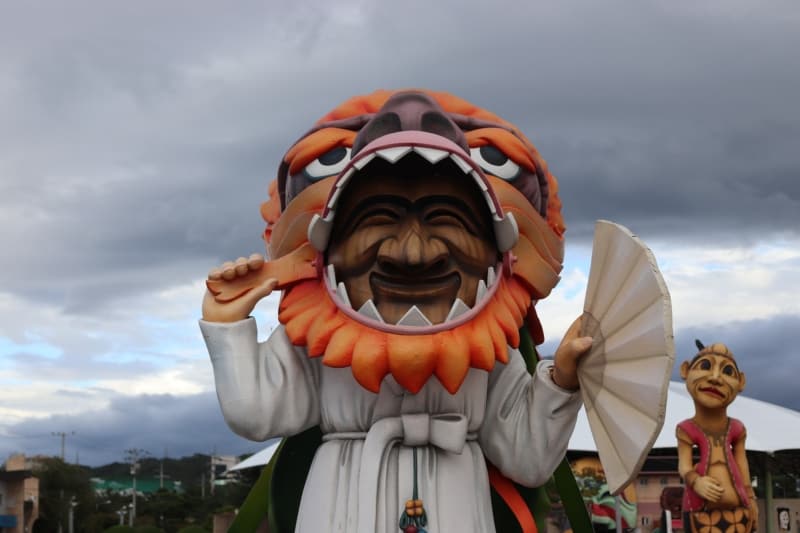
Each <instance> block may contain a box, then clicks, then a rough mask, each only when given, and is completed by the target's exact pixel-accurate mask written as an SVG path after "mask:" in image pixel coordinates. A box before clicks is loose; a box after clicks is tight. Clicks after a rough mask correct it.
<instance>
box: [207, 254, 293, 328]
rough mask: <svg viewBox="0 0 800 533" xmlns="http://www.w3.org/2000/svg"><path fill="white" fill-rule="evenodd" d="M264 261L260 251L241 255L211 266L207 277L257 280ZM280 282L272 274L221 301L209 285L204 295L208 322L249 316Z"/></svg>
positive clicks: (230, 279) (210, 279) (227, 320)
mask: <svg viewBox="0 0 800 533" xmlns="http://www.w3.org/2000/svg"><path fill="white" fill-rule="evenodd" d="M264 264H265V263H264V258H263V257H262V256H261V255H260V254H253V255H251V256H250V257H249V258H244V257H240V258H239V259H237V260H236V261H227V262H225V263H223V264H222V266H220V267H219V268H214V269H212V270H211V272H209V273H208V281H214V282H219V281H222V280H224V281H234V280H245V281H247V280H250V279H252V280H253V281H254V282H255V281H256V279H257V278H258V277H259V276H260V275H261V271H262V269H263V268H264ZM277 286H278V280H277V278H272V277H270V278H267V279H266V280H265V281H262V282H260V283H258V284H257V285H255V286H254V287H253V288H252V289H250V290H248V291H247V292H246V293H244V294H242V295H241V296H239V297H237V298H235V299H233V300H229V301H219V300H218V299H217V298H215V297H214V294H213V293H212V292H211V291H210V290H208V289H206V294H205V296H204V297H203V320H207V321H209V322H236V321H237V320H243V319H245V318H247V317H248V316H250V313H251V312H252V311H253V308H254V307H255V306H256V304H257V303H258V302H259V300H261V299H262V298H264V297H266V296H268V295H269V294H270V293H271V292H272V291H273V290H275V288H276V287H277Z"/></svg>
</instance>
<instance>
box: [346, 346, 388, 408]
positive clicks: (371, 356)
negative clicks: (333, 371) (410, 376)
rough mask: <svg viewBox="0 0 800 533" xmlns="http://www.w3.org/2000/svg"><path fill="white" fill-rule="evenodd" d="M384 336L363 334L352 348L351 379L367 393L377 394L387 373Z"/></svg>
mask: <svg viewBox="0 0 800 533" xmlns="http://www.w3.org/2000/svg"><path fill="white" fill-rule="evenodd" d="M385 338H386V337H385V336H383V335H380V334H378V333H372V332H370V333H365V332H363V331H362V333H361V335H360V336H359V337H358V340H357V341H356V344H355V347H354V348H353V361H352V363H351V365H350V366H352V368H353V377H354V378H355V379H356V381H358V382H359V383H360V384H361V386H362V387H364V388H365V389H367V390H368V391H371V392H374V393H376V394H377V393H378V392H379V391H380V388H381V382H382V381H383V378H384V377H386V374H388V373H389V361H388V360H387V357H386V343H385Z"/></svg>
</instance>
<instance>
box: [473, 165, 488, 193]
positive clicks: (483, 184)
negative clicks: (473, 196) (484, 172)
mask: <svg viewBox="0 0 800 533" xmlns="http://www.w3.org/2000/svg"><path fill="white" fill-rule="evenodd" d="M469 175H470V176H472V179H474V180H475V183H477V184H478V187H480V188H481V190H482V191H487V190H489V187H487V186H486V182H484V181H483V180H482V179H481V176H480V174H478V172H477V171H475V170H473V171H472V172H470V173H469Z"/></svg>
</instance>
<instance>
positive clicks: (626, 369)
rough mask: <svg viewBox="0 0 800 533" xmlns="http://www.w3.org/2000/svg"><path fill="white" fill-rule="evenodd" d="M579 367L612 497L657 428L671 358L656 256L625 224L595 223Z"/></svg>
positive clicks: (668, 312) (665, 295)
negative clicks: (588, 342)
mask: <svg viewBox="0 0 800 533" xmlns="http://www.w3.org/2000/svg"><path fill="white" fill-rule="evenodd" d="M583 309H584V313H583V324H582V331H581V334H582V335H590V336H592V337H594V343H593V344H592V348H591V350H590V352H589V354H587V355H586V356H585V357H584V358H583V359H582V360H581V362H580V364H579V365H578V381H579V382H580V386H581V393H582V395H583V402H584V406H585V408H586V415H587V418H588V420H589V425H590V426H591V429H592V435H593V437H594V441H595V444H596V445H597V450H598V453H599V455H600V461H601V462H602V464H603V469H604V470H605V475H606V481H607V482H608V486H609V489H610V490H611V492H612V493H614V494H617V493H618V492H620V491H621V490H622V489H624V488H625V486H626V485H627V484H628V483H630V482H631V480H632V479H633V478H634V477H635V476H636V475H637V474H638V473H639V470H640V469H641V467H642V464H643V463H644V460H645V458H646V457H647V454H648V453H649V451H650V448H651V447H652V445H653V442H655V440H656V438H657V437H658V434H659V432H660V431H661V426H662V425H663V423H664V412H665V409H666V404H667V390H668V387H669V378H670V374H671V372H672V366H673V364H674V361H675V344H674V340H673V336H672V307H671V305H670V298H669V292H668V291H667V286H666V284H665V283H664V280H663V279H662V277H661V274H660V273H659V271H658V266H657V265H656V260H655V258H654V257H653V254H652V252H651V251H650V250H649V249H648V248H647V246H645V244H644V243H643V242H642V241H641V240H639V239H638V238H637V237H636V236H634V235H633V234H632V233H631V232H630V231H629V230H628V229H627V228H625V227H623V226H620V225H618V224H614V223H613V222H609V221H606V220H599V221H598V222H597V224H596V225H595V234H594V245H593V248H592V266H591V271H590V273H589V282H588V286H587V288H586V299H585V301H584V306H583Z"/></svg>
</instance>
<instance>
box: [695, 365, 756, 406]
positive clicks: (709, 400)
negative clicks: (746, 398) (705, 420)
mask: <svg viewBox="0 0 800 533" xmlns="http://www.w3.org/2000/svg"><path fill="white" fill-rule="evenodd" d="M681 377H682V378H683V379H684V380H686V389H687V390H688V391H689V394H691V396H692V398H693V399H694V401H695V403H697V404H700V405H702V406H704V407H707V408H711V409H713V408H724V407H727V406H728V405H729V404H730V403H731V402H732V401H733V400H734V399H735V398H736V396H737V395H738V394H739V393H740V392H741V391H742V390H744V385H745V378H744V374H743V373H742V372H740V371H739V369H738V368H737V367H736V364H735V363H734V361H733V359H731V358H730V357H728V356H725V355H720V354H715V353H708V354H704V355H702V356H700V357H698V358H697V359H696V360H694V361H693V362H692V363H689V362H688V361H685V362H684V363H683V364H682V365H681Z"/></svg>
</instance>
